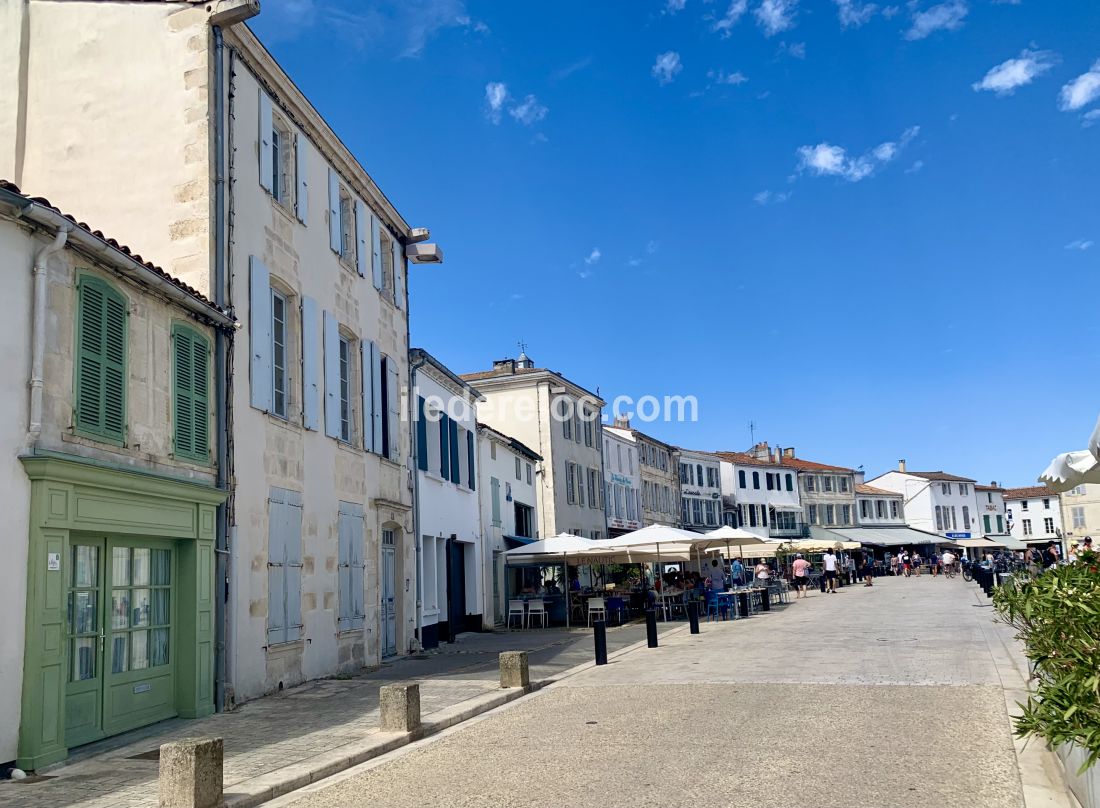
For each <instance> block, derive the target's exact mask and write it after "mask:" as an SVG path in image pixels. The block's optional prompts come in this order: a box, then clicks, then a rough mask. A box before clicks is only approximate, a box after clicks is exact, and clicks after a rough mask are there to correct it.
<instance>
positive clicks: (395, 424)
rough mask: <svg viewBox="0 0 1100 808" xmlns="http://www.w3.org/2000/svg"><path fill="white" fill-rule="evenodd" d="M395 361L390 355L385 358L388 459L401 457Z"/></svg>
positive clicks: (399, 414)
mask: <svg viewBox="0 0 1100 808" xmlns="http://www.w3.org/2000/svg"><path fill="white" fill-rule="evenodd" d="M398 384H399V382H398V379H397V363H396V362H395V361H394V360H393V358H392V357H387V359H386V399H387V401H386V410H387V411H386V418H387V421H386V425H387V426H386V434H387V436H388V437H389V447H388V448H389V458H390V460H395V461H397V460H400V459H401V413H400V412H399V411H398V409H397V407H398V403H397V402H398V395H397V392H398V389H397V388H398Z"/></svg>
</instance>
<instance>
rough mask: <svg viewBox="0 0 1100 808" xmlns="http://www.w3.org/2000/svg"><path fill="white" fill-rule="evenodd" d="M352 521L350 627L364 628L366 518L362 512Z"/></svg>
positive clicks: (349, 559) (349, 560) (349, 557)
mask: <svg viewBox="0 0 1100 808" xmlns="http://www.w3.org/2000/svg"><path fill="white" fill-rule="evenodd" d="M353 520H354V521H353V522H352V523H351V539H350V544H351V546H350V548H349V549H350V553H349V556H348V562H349V565H350V567H351V608H350V609H349V611H350V612H351V614H350V620H349V623H350V625H349V626H348V627H349V628H352V629H357V628H362V627H363V623H364V622H365V617H364V615H365V614H366V611H365V609H364V606H363V604H364V601H365V600H366V585H365V582H364V577H365V576H364V573H365V572H366V569H365V567H366V564H365V562H364V561H363V559H364V557H365V555H366V553H365V552H364V547H363V543H364V537H363V534H364V533H365V532H366V520H365V519H364V518H363V514H362V512H360V513H358V514H357V515H355V516H354V517H353Z"/></svg>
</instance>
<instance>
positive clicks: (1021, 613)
mask: <svg viewBox="0 0 1100 808" xmlns="http://www.w3.org/2000/svg"><path fill="white" fill-rule="evenodd" d="M993 600H994V604H995V605H996V607H997V610H998V611H999V612H1000V614H1001V617H1002V618H1003V619H1004V620H1005V621H1006V622H1007V623H1008V624H1009V625H1011V626H1013V627H1014V628H1016V629H1017V631H1018V632H1019V634H1018V636H1019V637H1020V639H1021V640H1022V641H1023V643H1024V647H1025V653H1026V654H1027V657H1028V659H1030V660H1031V662H1032V663H1033V665H1034V669H1035V680H1036V681H1035V688H1034V690H1033V692H1032V694H1031V695H1030V696H1029V697H1028V700H1027V704H1021V705H1020V707H1021V708H1022V709H1023V714H1022V715H1020V716H1019V717H1018V718H1017V719H1016V734H1017V735H1019V736H1020V737H1028V736H1032V735H1038V736H1040V737H1042V738H1045V739H1046V740H1047V741H1048V742H1050V743H1052V744H1054V745H1059V744H1065V743H1070V742H1073V743H1075V744H1077V745H1078V746H1079V747H1081V748H1082V749H1084V750H1085V751H1086V752H1087V753H1088V758H1087V760H1086V763H1085V766H1084V767H1083V769H1082V771H1083V770H1084V769H1087V768H1088V767H1089V766H1092V765H1093V764H1095V763H1096V761H1097V760H1100V557H1098V556H1097V554H1096V553H1085V554H1083V555H1082V556H1081V558H1080V559H1079V560H1078V561H1077V562H1076V563H1074V564H1068V565H1066V566H1062V567H1058V568H1057V569H1054V570H1048V571H1046V572H1043V573H1041V574H1039V575H1037V576H1035V577H1034V578H1030V579H1027V580H1022V581H1018V582H1016V583H1015V584H1012V585H1007V586H1002V587H998V588H997V590H996V591H995V593H994V596H993Z"/></svg>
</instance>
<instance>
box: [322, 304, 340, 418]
mask: <svg viewBox="0 0 1100 808" xmlns="http://www.w3.org/2000/svg"><path fill="white" fill-rule="evenodd" d="M324 320H325V434H326V435H328V436H329V437H330V438H339V437H340V330H339V327H338V326H337V323H336V318H335V317H333V316H332V314H331V313H330V312H328V311H326V312H325V317H324Z"/></svg>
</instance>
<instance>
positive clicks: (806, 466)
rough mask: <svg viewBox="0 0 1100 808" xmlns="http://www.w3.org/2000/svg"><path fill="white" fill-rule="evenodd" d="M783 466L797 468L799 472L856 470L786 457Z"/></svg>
mask: <svg viewBox="0 0 1100 808" xmlns="http://www.w3.org/2000/svg"><path fill="white" fill-rule="evenodd" d="M783 464H784V465H786V466H790V467H791V468H796V469H798V470H799V471H848V472H851V471H854V470H855V469H850V468H845V467H844V466H830V465H829V464H827V463H816V462H814V461H813V460H803V459H802V458H800V457H784V458H783Z"/></svg>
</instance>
